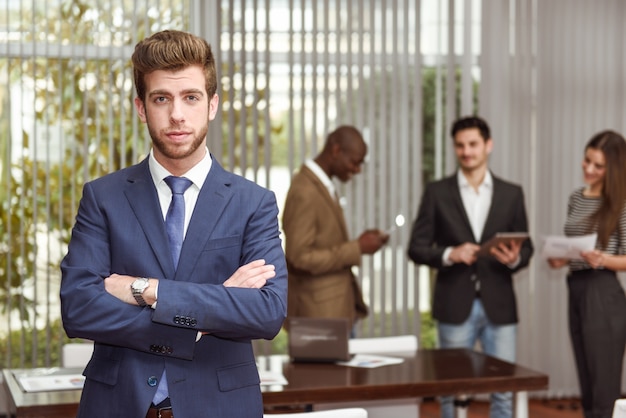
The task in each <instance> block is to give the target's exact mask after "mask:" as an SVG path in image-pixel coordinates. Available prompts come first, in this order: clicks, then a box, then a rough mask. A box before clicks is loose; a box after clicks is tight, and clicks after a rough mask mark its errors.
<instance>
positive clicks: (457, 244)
mask: <svg viewBox="0 0 626 418" xmlns="http://www.w3.org/2000/svg"><path fill="white" fill-rule="evenodd" d="M451 133H452V138H453V145H454V150H455V153H456V156H457V160H458V165H459V169H458V171H457V172H456V173H455V174H454V175H452V176H450V177H447V178H444V179H442V180H439V181H436V182H433V183H430V184H429V185H427V186H426V189H425V191H424V194H423V196H422V200H421V203H420V208H419V211H418V215H417V219H416V220H415V223H414V224H413V230H412V233H411V240H410V242H409V249H408V253H409V257H410V258H411V259H412V260H413V261H414V262H415V263H417V264H426V265H428V266H431V267H433V268H436V269H437V277H436V282H435V291H434V298H433V317H434V318H435V319H436V320H437V331H438V338H439V346H440V347H441V348H452V347H467V348H474V345H475V344H476V341H480V344H481V347H482V349H483V351H484V352H485V353H487V354H489V355H493V356H495V357H499V358H501V359H504V360H506V361H510V362H514V361H515V348H516V347H515V346H516V334H517V325H516V324H517V306H516V301H515V293H514V290H513V282H512V275H513V273H515V272H517V271H519V270H520V269H523V268H524V267H526V266H527V265H528V263H529V261H530V257H531V256H532V253H533V246H532V243H531V241H530V240H526V241H524V242H523V243H520V242H516V241H510V242H504V243H501V244H500V245H499V246H496V247H494V248H493V249H491V253H490V254H488V255H486V256H482V255H479V254H478V251H479V249H480V246H481V244H482V243H485V242H486V241H488V240H489V239H490V238H491V237H493V236H494V235H495V234H496V233H498V232H527V231H528V224H527V219H526V209H525V205H524V194H523V192H522V189H521V187H520V186H518V185H514V184H511V183H508V182H505V181H504V180H501V179H499V178H498V177H496V176H494V175H492V174H491V172H490V171H489V169H488V158H489V154H490V153H491V150H492V147H493V141H492V139H491V134H490V130H489V126H488V125H487V123H486V122H485V121H484V120H483V119H481V118H479V117H466V118H462V119H459V120H457V121H456V122H454V124H453V125H452V132H451ZM511 398H512V395H511V394H510V393H497V394H493V395H492V396H491V408H490V417H491V418H503V417H511V416H512V402H511V401H512V399H511ZM441 412H442V414H441V415H442V417H444V418H451V417H452V416H453V413H454V411H453V404H452V399H451V398H448V397H445V398H443V399H442V407H441Z"/></svg>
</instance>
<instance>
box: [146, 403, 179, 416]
mask: <svg viewBox="0 0 626 418" xmlns="http://www.w3.org/2000/svg"><path fill="white" fill-rule="evenodd" d="M146 418H174V414H173V413H172V407H171V406H166V407H163V408H155V407H150V409H148V414H147V415H146Z"/></svg>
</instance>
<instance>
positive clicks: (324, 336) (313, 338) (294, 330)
mask: <svg viewBox="0 0 626 418" xmlns="http://www.w3.org/2000/svg"><path fill="white" fill-rule="evenodd" d="M287 322H288V323H287V326H288V328H287V329H288V330H289V332H288V338H287V340H288V348H289V357H290V358H291V360H292V361H296V362H326V363H330V362H336V361H348V360H350V358H351V355H350V353H349V350H348V338H349V334H350V323H349V321H348V319H347V318H305V317H293V318H288V319H287Z"/></svg>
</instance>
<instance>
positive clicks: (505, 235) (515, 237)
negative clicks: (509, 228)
mask: <svg viewBox="0 0 626 418" xmlns="http://www.w3.org/2000/svg"><path fill="white" fill-rule="evenodd" d="M528 238H530V235H529V234H528V232H498V233H497V234H496V235H494V236H493V237H491V239H490V240H489V241H487V242H485V243H484V244H482V245H481V246H480V250H478V255H479V256H489V255H491V249H492V248H493V247H497V246H498V245H500V244H501V243H505V244H508V243H509V242H511V241H516V242H519V243H522V242H524V241H526V240H527V239H528Z"/></svg>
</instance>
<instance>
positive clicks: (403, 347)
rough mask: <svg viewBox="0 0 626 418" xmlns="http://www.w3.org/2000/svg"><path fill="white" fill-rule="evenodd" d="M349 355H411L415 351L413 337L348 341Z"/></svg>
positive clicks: (415, 340)
mask: <svg viewBox="0 0 626 418" xmlns="http://www.w3.org/2000/svg"><path fill="white" fill-rule="evenodd" d="M348 350H349V351H350V354H391V355H393V354H399V353H407V354H409V353H410V354H413V353H415V351H416V350H417V337H416V336H415V335H399V336H394V337H376V338H352V339H350V340H349V341H348Z"/></svg>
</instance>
